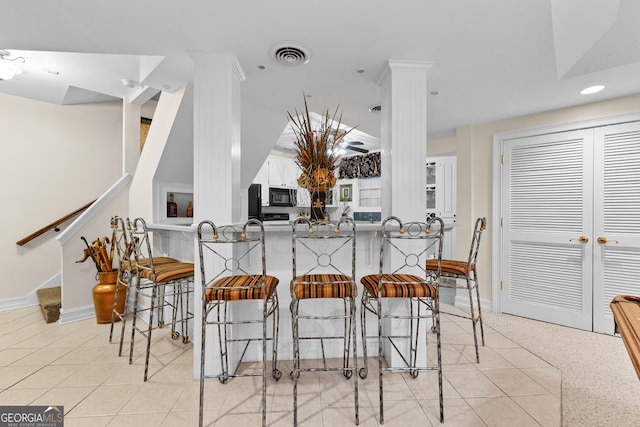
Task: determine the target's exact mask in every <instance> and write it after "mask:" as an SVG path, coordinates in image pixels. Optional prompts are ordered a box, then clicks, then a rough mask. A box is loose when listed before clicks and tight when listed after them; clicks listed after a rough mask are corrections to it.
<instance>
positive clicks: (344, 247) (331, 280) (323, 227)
mask: <svg viewBox="0 0 640 427" xmlns="http://www.w3.org/2000/svg"><path fill="white" fill-rule="evenodd" d="M320 242H322V244H319V243H320ZM330 242H333V244H331V243H330ZM291 244H292V257H293V258H292V261H293V262H292V270H293V278H292V280H291V284H290V291H291V306H290V309H291V321H292V333H293V371H292V372H291V374H290V376H291V378H292V379H293V424H294V426H297V425H298V379H299V377H300V372H317V371H340V372H342V374H343V375H344V377H345V378H346V379H350V378H353V388H354V402H355V424H356V425H358V424H359V423H360V416H359V409H358V378H357V377H358V376H357V375H355V373H356V372H357V371H358V360H357V340H356V337H357V333H356V297H357V294H358V291H357V288H356V284H355V277H356V225H355V222H354V221H353V220H352V219H351V218H346V217H345V218H341V219H340V220H339V221H338V222H337V223H336V224H330V223H328V222H321V223H317V224H314V223H312V222H310V221H309V220H308V219H306V218H303V217H299V218H297V219H296V220H294V221H293V223H292V233H291ZM320 246H324V247H320ZM346 252H349V258H350V260H349V261H350V262H348V264H349V266H348V267H346V266H345V265H344V264H346V263H347V262H345V261H344V259H342V262H341V260H340V257H341V255H344V257H345V258H346V255H347V254H346ZM305 255H309V256H306V257H305ZM302 257H305V259H306V261H302V259H301V258H302ZM314 257H315V260H309V258H314ZM303 264H304V265H303ZM300 267H303V268H304V271H300V270H299V268H300ZM347 268H348V270H349V271H346V269H347ZM318 298H333V299H339V298H340V299H342V301H343V313H344V314H342V315H340V314H335V315H325V316H320V315H310V314H302V315H301V314H300V311H299V308H300V301H302V300H309V299H318ZM300 319H304V320H312V321H317V320H341V319H342V320H343V322H344V333H343V335H342V336H305V337H300V334H299V320H300ZM332 339H341V340H343V344H344V345H343V356H342V362H343V363H342V367H340V368H331V367H328V366H327V363H326V358H325V350H324V340H332ZM300 340H320V345H321V349H322V360H323V367H321V368H313V367H309V368H301V367H300ZM352 340H353V350H351V341H352ZM351 352H352V353H353V367H350V366H349V355H350V353H351Z"/></svg>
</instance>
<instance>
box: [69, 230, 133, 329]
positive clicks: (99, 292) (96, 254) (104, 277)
mask: <svg viewBox="0 0 640 427" xmlns="http://www.w3.org/2000/svg"><path fill="white" fill-rule="evenodd" d="M80 239H82V241H83V242H84V244H85V246H86V248H85V249H84V257H83V258H82V259H81V260H78V261H76V263H81V262H85V261H86V260H87V259H89V258H91V260H92V261H93V263H94V264H95V266H96V270H97V277H98V283H96V284H95V285H94V286H93V306H94V309H95V312H96V323H101V324H102V323H111V318H112V311H113V302H114V300H115V295H116V286H119V288H118V296H119V297H118V306H117V310H118V313H124V304H125V300H126V295H127V293H126V292H127V287H126V286H125V285H122V284H120V285H118V270H117V269H116V270H114V269H113V255H114V251H115V242H114V241H113V240H114V238H112V239H111V240H109V238H108V237H106V236H105V237H102V238H98V239H96V240H94V241H93V242H92V243H91V244H89V242H88V241H87V239H86V238H85V237H84V236H81V237H80ZM115 320H116V321H118V320H119V316H116V317H115Z"/></svg>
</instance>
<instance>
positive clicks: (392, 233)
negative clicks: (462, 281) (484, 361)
mask: <svg viewBox="0 0 640 427" xmlns="http://www.w3.org/2000/svg"><path fill="white" fill-rule="evenodd" d="M443 236H444V223H443V221H442V219H440V218H438V217H435V218H432V219H430V220H428V221H427V222H406V223H403V222H402V221H401V220H400V219H399V218H398V217H395V216H389V217H387V218H385V219H384V220H383V221H382V224H381V232H380V267H379V273H378V274H370V275H366V276H364V277H362V278H361V279H360V281H361V283H362V284H363V285H364V290H363V293H362V300H361V301H362V307H361V311H360V316H361V326H362V348H363V358H364V367H363V368H361V369H360V371H359V375H360V378H363V379H364V378H366V377H367V375H368V362H367V339H368V338H369V339H377V341H378V387H379V393H380V394H379V399H380V424H384V397H383V394H384V393H383V388H384V387H383V372H385V371H388V372H397V371H403V372H406V371H408V372H409V374H410V375H411V377H413V378H417V377H418V374H419V372H420V371H432V370H437V372H438V388H439V400H440V422H443V421H444V400H443V393H442V355H441V340H440V302H439V301H440V300H439V280H440V278H439V269H436V270H435V271H427V270H426V269H425V262H426V258H432V259H433V260H435V261H436V262H437V265H439V264H440V260H441V257H442V243H443ZM385 298H386V299H397V298H403V299H408V300H409V313H408V314H392V313H384V312H383V308H382V300H383V299H385ZM423 310H424V311H423ZM367 312H369V313H372V314H374V315H375V316H376V317H377V320H378V335H377V336H375V335H373V336H367V332H366V323H367V322H366V313H367ZM383 319H399V320H408V321H409V333H408V335H402V334H400V335H391V334H385V333H384V331H383V326H382V321H383ZM421 320H425V321H426V320H431V321H432V322H433V327H432V331H433V332H435V334H436V357H437V364H436V365H435V366H433V365H430V364H429V359H428V356H427V357H426V363H425V365H423V366H419V365H418V360H417V359H418V357H417V356H418V339H419V331H420V323H421V322H420V321H421ZM414 324H415V326H414ZM425 328H426V327H425ZM425 337H426V346H427V348H428V347H429V343H428V341H429V334H428V329H425ZM385 339H386V341H387V342H389V344H390V348H391V349H392V350H393V351H395V352H397V354H398V355H399V356H400V358H401V359H402V361H403V363H404V364H405V366H404V367H401V366H400V367H399V366H396V367H383V363H382V361H383V341H384V340H385ZM400 339H404V340H408V342H409V356H408V357H407V356H405V355H404V354H402V351H401V350H400V348H399V347H398V345H397V344H396V341H397V340H400ZM407 359H408V360H407Z"/></svg>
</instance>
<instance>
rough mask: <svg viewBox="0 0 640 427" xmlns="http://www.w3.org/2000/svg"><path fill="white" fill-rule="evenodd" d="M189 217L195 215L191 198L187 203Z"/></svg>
mask: <svg viewBox="0 0 640 427" xmlns="http://www.w3.org/2000/svg"><path fill="white" fill-rule="evenodd" d="M187 217H189V218H191V217H193V202H191V200H189V204H188V205H187Z"/></svg>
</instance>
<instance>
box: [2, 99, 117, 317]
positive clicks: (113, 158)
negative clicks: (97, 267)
mask: <svg viewBox="0 0 640 427" xmlns="http://www.w3.org/2000/svg"><path fill="white" fill-rule="evenodd" d="M121 155H122V104H121V103H120V102H110V103H100V104H89V105H69V106H59V105H51V104H47V103H43V102H37V101H32V100H28V99H25V98H19V97H15V96H11V95H5V94H0V180H1V181H2V190H1V192H0V200H2V209H1V211H0V212H1V213H0V221H1V224H2V232H1V233H0V259H2V266H3V267H4V268H3V275H2V280H1V281H0V303H1V302H3V301H5V300H10V299H13V298H18V297H21V296H24V295H27V294H29V293H31V292H34V291H35V290H36V289H37V288H38V287H39V286H40V285H42V284H43V283H45V282H47V281H48V280H49V279H50V278H52V277H54V276H55V275H57V274H58V273H60V256H61V254H60V252H61V249H60V245H59V244H58V242H57V241H56V240H55V237H56V236H57V233H55V232H53V231H50V232H48V233H46V234H44V235H42V236H40V237H38V238H36V239H35V240H33V241H32V242H30V243H27V244H26V245H25V246H22V247H20V246H18V245H16V242H17V241H18V240H20V239H22V238H24V237H26V236H28V235H29V234H31V233H33V232H35V231H36V230H38V229H40V228H42V227H44V226H45V225H47V224H50V223H51V222H53V221H55V220H57V219H58V218H61V217H63V216H65V215H67V214H69V213H70V212H72V211H74V210H76V209H78V208H79V207H81V206H83V205H85V204H86V203H88V202H90V201H92V200H94V199H95V198H97V197H99V196H100V195H101V194H102V193H103V192H104V191H105V190H106V189H108V188H109V187H110V186H111V185H112V184H113V183H114V182H115V181H116V180H118V178H120V176H121V175H122V171H121ZM69 223H70V222H69ZM66 225H68V223H66V224H64V225H63V227H62V229H64V227H65V226H66ZM109 231H110V229H109V224H108V223H106V224H105V233H108V232H109ZM96 237H98V236H87V239H91V238H96ZM80 258H82V253H78V259H80ZM89 262H90V261H89ZM87 290H88V292H89V290H90V288H89V287H88V288H87ZM0 307H1V304H0Z"/></svg>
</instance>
